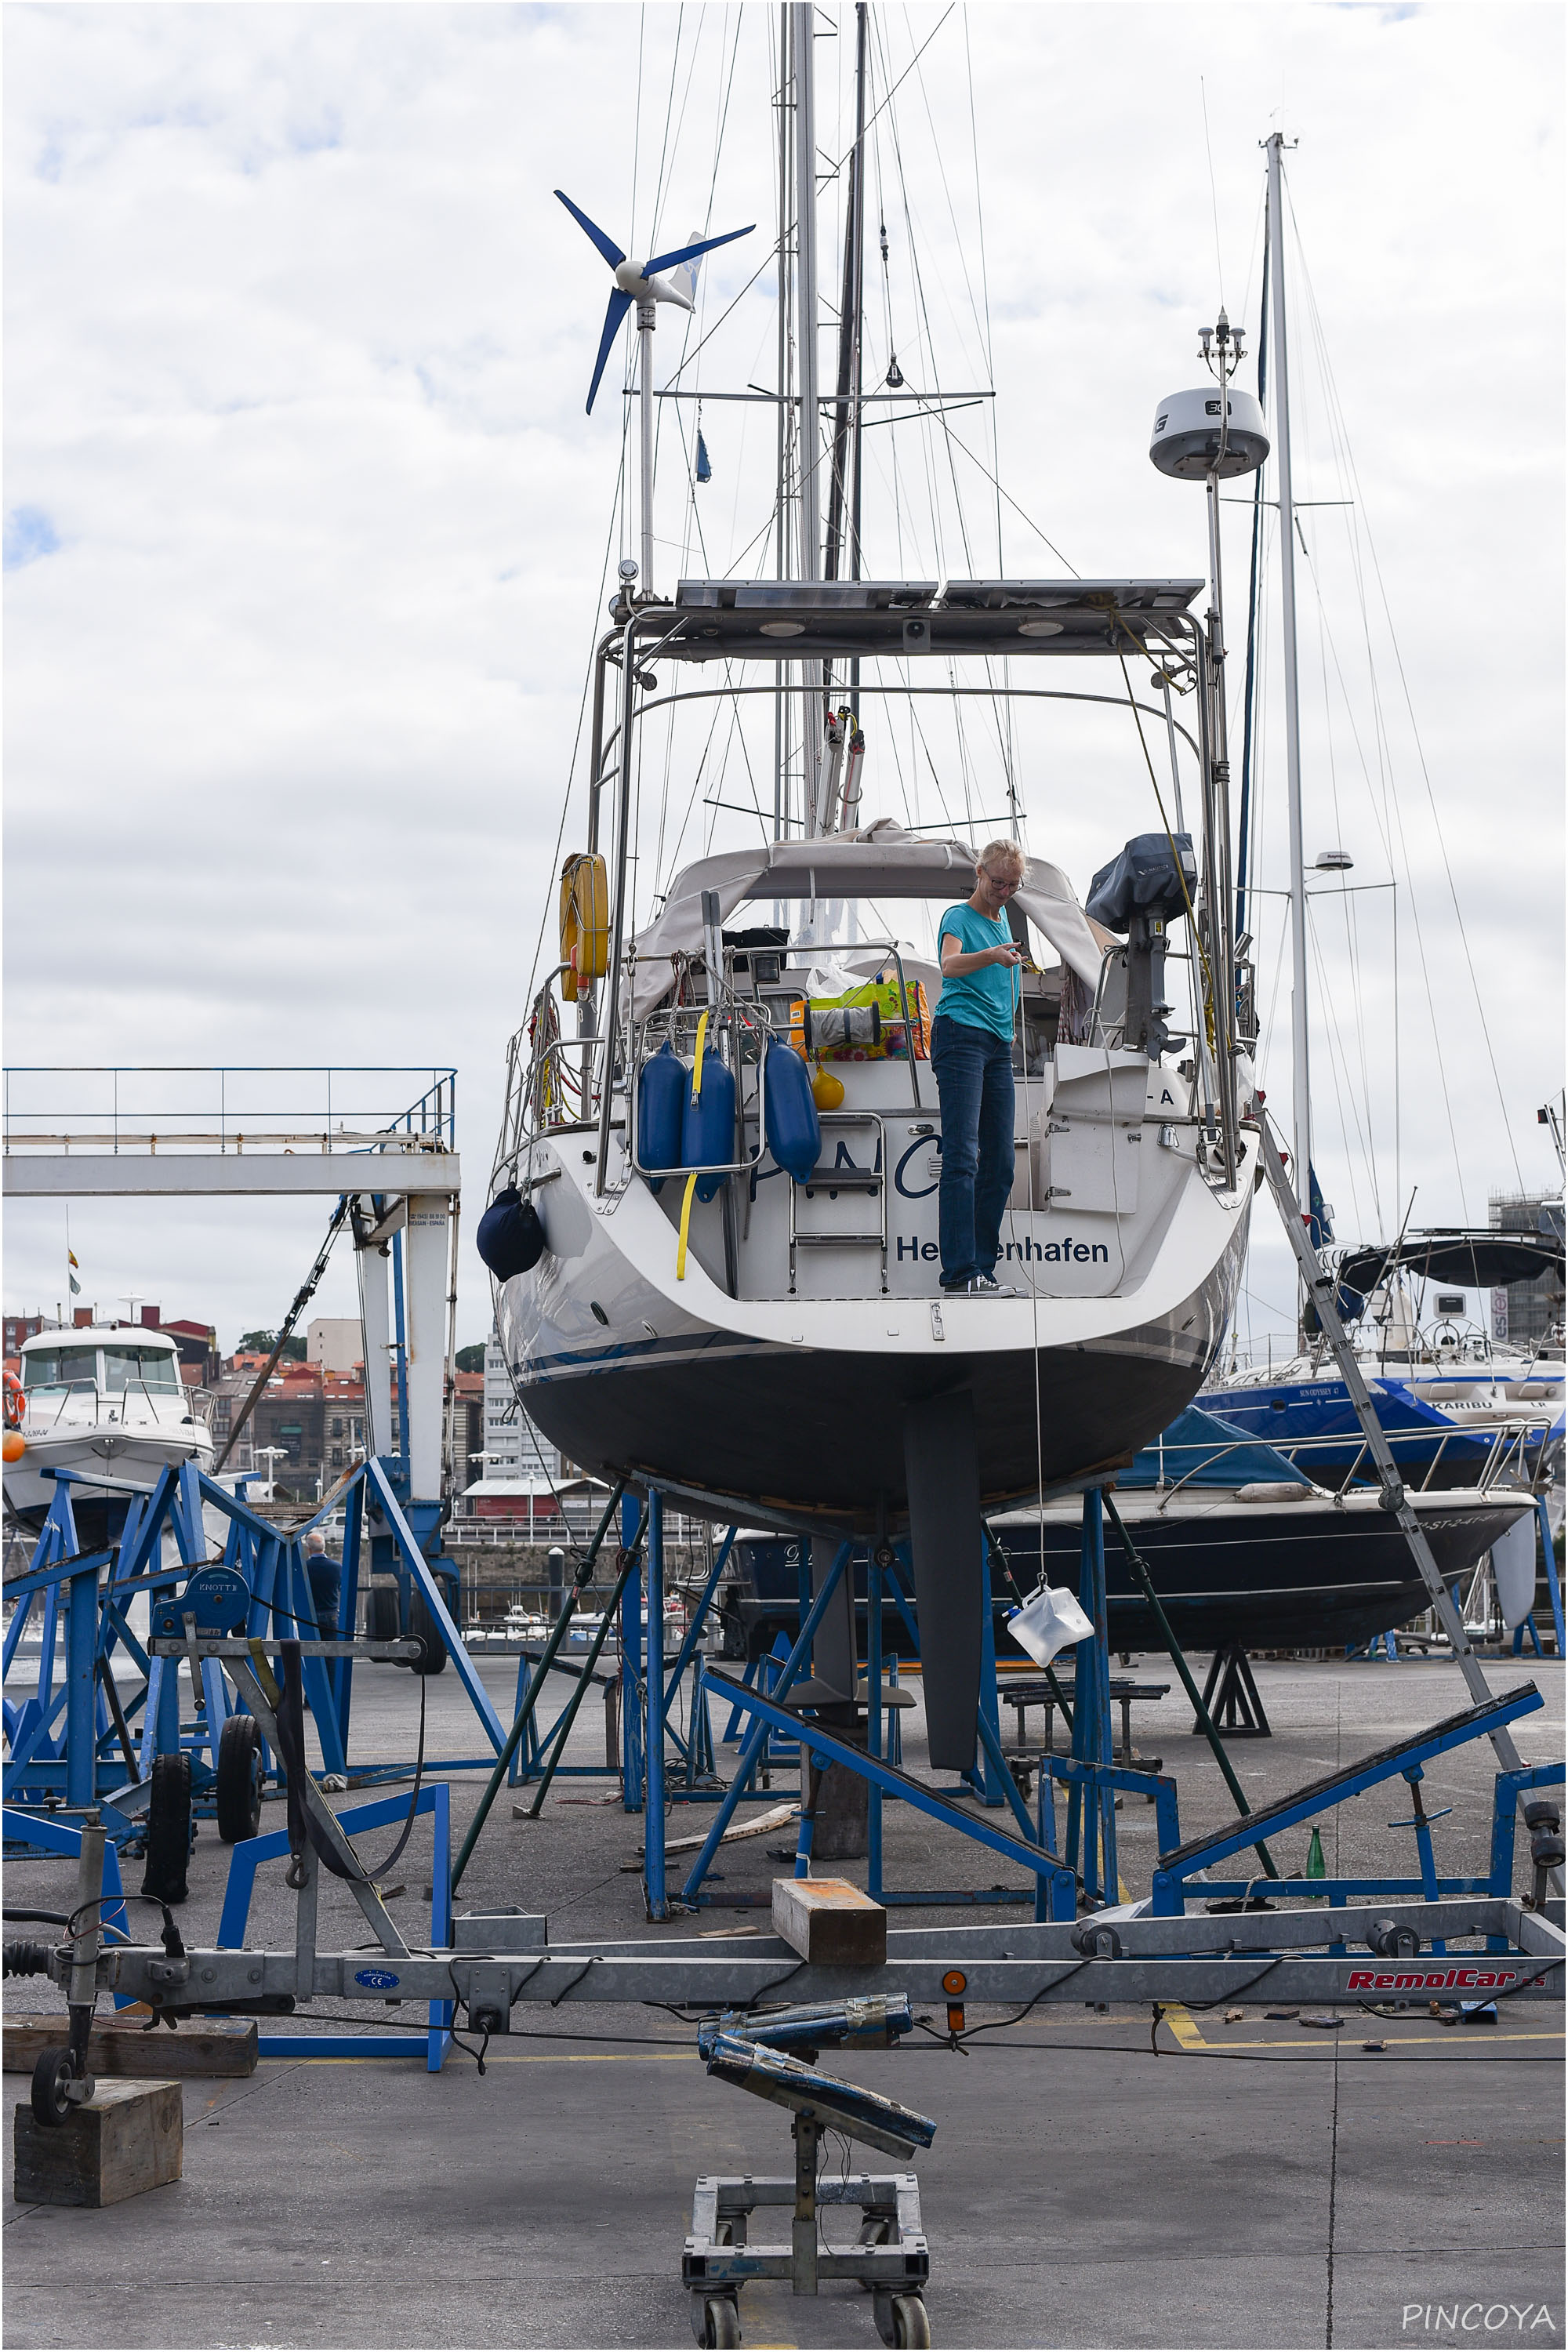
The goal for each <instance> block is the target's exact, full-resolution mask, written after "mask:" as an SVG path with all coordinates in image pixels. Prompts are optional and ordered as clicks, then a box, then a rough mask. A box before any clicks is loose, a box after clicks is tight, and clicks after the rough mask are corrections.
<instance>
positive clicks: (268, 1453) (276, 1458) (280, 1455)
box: [250, 1445, 289, 1503]
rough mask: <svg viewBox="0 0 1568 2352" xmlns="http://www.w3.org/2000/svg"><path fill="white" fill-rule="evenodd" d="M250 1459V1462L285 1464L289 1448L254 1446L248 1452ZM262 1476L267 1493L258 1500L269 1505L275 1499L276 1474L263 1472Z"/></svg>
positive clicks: (283, 1446) (281, 1446) (284, 1446)
mask: <svg viewBox="0 0 1568 2352" xmlns="http://www.w3.org/2000/svg"><path fill="white" fill-rule="evenodd" d="M250 1458H251V1460H252V1462H287V1461H288V1459H289V1448H288V1447H287V1446H286V1445H254V1446H252V1448H251V1450H250ZM262 1476H263V1477H264V1478H265V1479H266V1480H267V1492H266V1494H265V1495H264V1496H260V1497H259V1499H260V1500H261V1501H263V1502H267V1503H270V1502H272V1501H274V1500H275V1499H276V1497H275V1496H274V1493H273V1489H274V1486H276V1484H277V1477H276V1474H275V1473H274V1472H271V1471H263V1472H262Z"/></svg>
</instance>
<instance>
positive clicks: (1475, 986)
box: [1286, 193, 1525, 1192]
mask: <svg viewBox="0 0 1568 2352" xmlns="http://www.w3.org/2000/svg"><path fill="white" fill-rule="evenodd" d="M1286 201H1287V204H1288V205H1289V217H1290V226H1291V228H1292V230H1293V231H1294V236H1295V251H1296V259H1297V263H1298V266H1299V268H1300V273H1301V283H1302V287H1303V289H1304V291H1305V293H1306V297H1307V312H1308V317H1309V320H1310V324H1311V329H1312V335H1313V342H1314V348H1315V351H1316V353H1317V356H1318V361H1319V365H1320V368H1321V373H1322V377H1323V382H1324V387H1325V391H1326V393H1327V395H1328V401H1329V410H1330V415H1331V421H1332V423H1333V425H1334V426H1335V428H1336V429H1337V432H1338V434H1339V436H1340V439H1341V442H1342V449H1343V463H1344V468H1345V472H1346V475H1347V478H1348V481H1349V484H1350V486H1351V488H1352V490H1353V493H1354V497H1355V501H1356V503H1355V507H1354V509H1352V512H1353V513H1354V514H1355V515H1356V516H1357V517H1358V518H1359V521H1360V527H1361V529H1362V530H1363V531H1364V533H1365V536H1366V547H1367V552H1368V555H1369V556H1370V557H1371V560H1372V567H1373V578H1374V580H1375V582H1376V584H1377V592H1378V598H1379V602H1380V603H1381V604H1382V607H1383V615H1384V622H1385V624H1386V625H1387V629H1388V635H1389V643H1390V645H1391V646H1392V648H1393V652H1394V667H1395V669H1396V671H1397V673H1398V677H1399V685H1400V691H1401V696H1402V698H1403V700H1404V703H1405V715H1406V717H1407V719H1408V720H1409V724H1410V731H1411V735H1412V738H1413V740H1414V741H1415V756H1416V761H1417V764H1418V766H1419V768H1420V772H1421V780H1422V783H1423V785H1424V787H1425V789H1426V802H1427V807H1428V809H1429V811H1430V814H1431V819H1432V827H1433V831H1434V833H1435V835H1436V841H1437V846H1438V850H1439V852H1440V854H1441V856H1442V861H1443V872H1444V876H1445V878H1446V879H1447V885H1448V897H1449V900H1450V903H1451V905H1452V907H1453V910H1454V919H1455V922H1456V924H1457V926H1458V933H1459V941H1460V945H1461V947H1462V949H1463V950H1464V957H1465V968H1466V971H1467V972H1468V976H1469V982H1470V988H1471V992H1472V994H1473V996H1474V998H1475V1004H1476V1013H1477V1016H1478V1018H1479V1022H1480V1027H1481V1034H1482V1038H1483V1040H1484V1042H1485V1045H1486V1050H1487V1060H1488V1064H1489V1067H1490V1070H1491V1074H1492V1083H1493V1086H1494V1088H1495V1090H1496V1093H1497V1098H1498V1108H1499V1110H1500V1113H1501V1116H1502V1121H1503V1131H1504V1133H1505V1135H1506V1136H1507V1138H1508V1144H1509V1153H1510V1158H1511V1159H1512V1160H1513V1165H1514V1173H1515V1176H1516V1178H1517V1179H1518V1182H1519V1187H1520V1190H1521V1192H1522V1191H1523V1190H1524V1189H1525V1188H1524V1175H1523V1171H1522V1170H1521V1167H1520V1163H1519V1155H1518V1151H1517V1150H1516V1149H1515V1146H1514V1141H1513V1129H1512V1125H1511V1122H1510V1118H1509V1114H1508V1103H1507V1098H1506V1097H1505V1095H1504V1093H1503V1087H1502V1078H1501V1075H1500V1071H1499V1068H1498V1063H1497V1055H1496V1052H1495V1050H1494V1047H1493V1045H1492V1034H1491V1024H1490V1023H1489V1021H1488V1018H1487V1012H1486V1004H1485V1000H1484V998H1483V997H1482V994H1481V987H1480V981H1479V975H1478V973H1477V971H1476V966H1475V959H1474V957H1473V955H1472V953H1471V950H1470V941H1469V935H1468V930H1467V928H1466V925H1465V919H1464V915H1463V912H1462V910H1461V908H1460V905H1459V897H1458V887H1457V885H1456V883H1455V880H1454V869H1453V863H1452V860H1451V859H1450V857H1449V855H1448V845H1447V837H1446V835H1445V834H1444V830H1443V823H1442V818H1441V816H1440V815H1439V814H1438V809H1437V800H1436V792H1435V790H1434V788H1433V783H1432V775H1431V770H1430V768H1429V766H1428V763H1427V759H1426V745H1425V743H1424V741H1423V740H1422V735H1421V730H1420V726H1419V724H1418V722H1417V719H1416V716H1415V699H1414V697H1413V695H1412V693H1411V688H1410V680H1409V676H1408V673H1407V672H1406V669H1405V656H1404V652H1403V649H1402V647H1401V645H1400V641H1399V633H1398V630H1397V629H1396V627H1395V625H1394V613H1393V609H1392V606H1391V605H1390V603H1389V599H1388V589H1387V583H1385V581H1384V576H1383V566H1382V563H1381V562H1380V561H1379V558H1378V552H1377V542H1376V540H1375V538H1374V537H1373V530H1372V525H1371V522H1370V520H1368V515H1367V508H1366V501H1365V498H1364V495H1363V491H1362V488H1361V478H1360V474H1359V471H1358V469H1357V467H1356V463H1355V457H1354V454H1353V451H1352V447H1351V443H1350V435H1349V429H1348V426H1347V425H1346V423H1345V420H1344V411H1343V406H1342V402H1341V399H1340V394H1339V387H1338V384H1337V383H1336V381H1335V377H1334V373H1333V367H1332V363H1331V360H1330V358H1329V352H1328V342H1327V337H1326V335H1325V333H1324V331H1323V324H1322V318H1321V312H1320V310H1319V309H1318V301H1317V295H1316V292H1315V290H1314V289H1313V286H1312V281H1311V275H1310V271H1309V269H1308V267H1307V259H1306V254H1305V250H1304V247H1303V241H1302V237H1301V231H1300V222H1299V220H1298V218H1297V215H1296V207H1295V202H1294V199H1293V198H1292V197H1290V196H1289V193H1287V198H1286ZM1363 617H1364V607H1363ZM1409 887H1410V888H1411V893H1412V907H1413V910H1414V907H1415V895H1414V878H1413V877H1411V880H1410V886H1409ZM1416 928H1417V937H1418V938H1419V919H1418V917H1417V924H1416ZM1461 1189H1462V1188H1461Z"/></svg>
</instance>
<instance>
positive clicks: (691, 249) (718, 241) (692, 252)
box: [556, 189, 757, 278]
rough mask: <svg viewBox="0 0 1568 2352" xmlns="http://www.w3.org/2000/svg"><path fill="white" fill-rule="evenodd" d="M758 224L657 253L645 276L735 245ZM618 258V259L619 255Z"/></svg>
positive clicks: (646, 264) (646, 266)
mask: <svg viewBox="0 0 1568 2352" xmlns="http://www.w3.org/2000/svg"><path fill="white" fill-rule="evenodd" d="M556 194H557V195H560V194H561V192H560V190H559V189H557V190H556ZM561 201H562V203H563V204H565V202H566V199H565V197H564V196H562V197H561ZM571 209H572V211H573V212H577V207H576V205H573V206H572V207H571ZM577 217H578V219H579V220H582V219H583V215H582V214H581V213H577ZM756 226H757V224H756V222H755V221H749V222H748V223H747V225H746V226H745V227H744V228H732V229H731V230H730V231H729V233H728V234H727V235H726V236H705V237H701V238H700V239H699V241H698V243H697V244H695V245H682V246H678V247H676V249H675V251H674V252H673V253H656V254H655V256H654V257H653V259H652V260H651V261H645V262H644V263H643V270H642V274H643V276H644V277H645V278H651V277H652V276H653V274H654V271H655V270H656V269H673V268H675V265H676V263H677V262H678V261H695V260H696V258H697V256H698V255H699V254H700V253H711V252H712V250H713V248H714V247H715V246H716V245H733V244H734V242H735V239H736V238H737V237H738V236H751V234H752V229H754V228H755V227H756ZM584 227H586V228H588V230H589V234H590V235H591V236H595V237H596V236H598V231H597V229H595V228H593V227H592V226H591V224H589V223H587V222H584ZM616 258H617V259H618V258H619V256H617V257H616Z"/></svg>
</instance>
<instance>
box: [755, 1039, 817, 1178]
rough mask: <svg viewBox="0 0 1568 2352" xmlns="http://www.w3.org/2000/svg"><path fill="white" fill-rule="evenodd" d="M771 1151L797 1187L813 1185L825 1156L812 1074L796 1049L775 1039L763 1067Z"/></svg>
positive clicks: (765, 1110)
mask: <svg viewBox="0 0 1568 2352" xmlns="http://www.w3.org/2000/svg"><path fill="white" fill-rule="evenodd" d="M763 1098H764V1117H765V1118H766V1121H767V1130H768V1150H770V1151H771V1152H772V1153H773V1158H774V1159H775V1160H777V1161H778V1164H779V1166H780V1167H781V1168H782V1169H783V1170H784V1173H785V1174H786V1175H787V1176H790V1177H793V1179H794V1180H795V1182H796V1183H797V1184H806V1183H809V1182H810V1181H811V1171H812V1170H813V1169H814V1168H815V1167H816V1163H817V1160H819V1159H820V1157H821V1155H822V1122H821V1120H820V1119H819V1118H817V1115H816V1103H815V1102H814V1101H813V1099H812V1094H811V1074H810V1072H809V1071H808V1070H807V1068H806V1066H805V1063H804V1062H803V1061H802V1059H801V1057H800V1055H798V1054H797V1053H796V1052H795V1049H794V1047H793V1046H790V1045H781V1044H780V1043H779V1041H778V1039H777V1038H776V1037H775V1038H773V1040H772V1041H771V1042H770V1044H769V1046H768V1050H767V1054H766V1056H765V1058H764V1060H763Z"/></svg>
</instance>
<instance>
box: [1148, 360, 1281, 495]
mask: <svg viewBox="0 0 1568 2352" xmlns="http://www.w3.org/2000/svg"><path fill="white" fill-rule="evenodd" d="M1222 398H1226V399H1228V401H1229V405H1230V414H1229V417H1228V420H1227V432H1226V451H1225V458H1224V461H1223V463H1222V464H1220V466H1219V467H1218V468H1217V470H1218V472H1219V475H1220V477H1221V478H1222V479H1226V478H1228V477H1229V476H1231V475H1232V474H1254V473H1256V472H1257V470H1258V467H1259V466H1261V465H1262V463H1263V461H1264V459H1265V458H1266V457H1268V428H1267V426H1266V425H1265V424H1264V422H1263V411H1262V409H1261V408H1259V406H1258V403H1257V401H1256V400H1255V399H1254V398H1253V396H1252V394H1251V393H1249V392H1243V391H1242V390H1241V389H1240V388H1239V386H1238V385H1237V384H1234V383H1233V384H1232V385H1231V387H1230V391H1229V393H1228V394H1222V393H1221V392H1220V390H1219V387H1218V386H1217V384H1207V385H1205V386H1202V387H1201V388H1200V389H1199V390H1197V391H1195V392H1173V393H1172V394H1171V396H1170V398H1169V399H1168V400H1163V401H1162V402H1161V403H1160V405H1159V407H1158V408H1157V409H1156V410H1155V412H1154V430H1153V432H1152V434H1151V435H1150V436H1149V455H1150V457H1152V460H1153V462H1154V464H1155V465H1156V466H1157V467H1159V469H1160V471H1161V473H1162V474H1171V475H1173V476H1174V477H1175V478H1176V479H1177V480H1178V481H1184V482H1201V481H1203V480H1204V479H1205V477H1206V476H1207V475H1209V474H1210V473H1212V472H1214V471H1215V459H1216V458H1217V457H1218V456H1219V430H1220V411H1219V404H1220V401H1221V400H1222Z"/></svg>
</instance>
